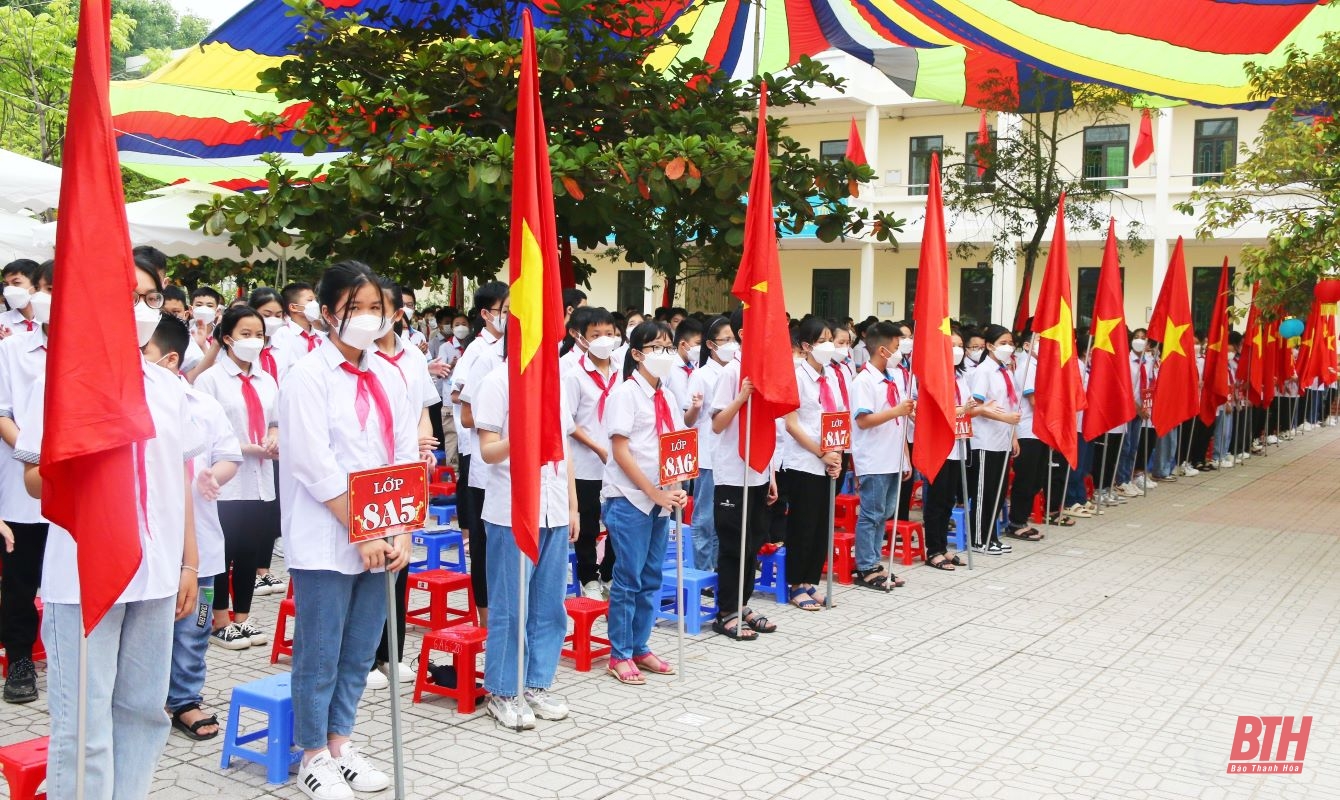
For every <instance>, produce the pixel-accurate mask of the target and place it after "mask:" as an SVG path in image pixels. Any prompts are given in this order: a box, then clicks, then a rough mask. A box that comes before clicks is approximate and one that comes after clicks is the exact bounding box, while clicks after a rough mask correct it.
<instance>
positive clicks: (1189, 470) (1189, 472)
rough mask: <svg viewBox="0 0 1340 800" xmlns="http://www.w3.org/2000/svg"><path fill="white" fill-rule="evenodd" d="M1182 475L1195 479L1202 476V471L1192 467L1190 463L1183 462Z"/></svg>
mask: <svg viewBox="0 0 1340 800" xmlns="http://www.w3.org/2000/svg"><path fill="white" fill-rule="evenodd" d="M1181 474H1183V475H1185V476H1186V477H1188V478H1194V477H1196V476H1197V475H1199V474H1200V470H1198V469H1196V468H1195V467H1193V466H1191V465H1190V464H1188V463H1186V462H1182V473H1181Z"/></svg>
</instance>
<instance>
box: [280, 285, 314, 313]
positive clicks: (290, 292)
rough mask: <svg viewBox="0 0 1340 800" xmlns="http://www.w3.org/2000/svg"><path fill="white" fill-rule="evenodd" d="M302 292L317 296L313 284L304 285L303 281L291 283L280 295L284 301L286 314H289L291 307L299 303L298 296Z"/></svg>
mask: <svg viewBox="0 0 1340 800" xmlns="http://www.w3.org/2000/svg"><path fill="white" fill-rule="evenodd" d="M302 292H312V293H313V294H315V293H316V290H315V289H313V288H312V284H310V283H304V282H303V281H295V282H294V283H290V284H289V285H288V286H285V287H284V290H283V291H282V292H280V293H279V294H280V296H281V297H282V298H283V299H284V303H283V305H284V313H285V314H287V313H288V307H289V306H291V305H293V304H294V303H296V302H298V295H299V294H300V293H302Z"/></svg>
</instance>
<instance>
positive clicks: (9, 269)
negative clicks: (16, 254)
mask: <svg viewBox="0 0 1340 800" xmlns="http://www.w3.org/2000/svg"><path fill="white" fill-rule="evenodd" d="M40 269H41V265H40V264H38V263H37V262H36V261H33V260H32V259H31V258H16V259H14V260H13V261H11V262H9V263H8V264H6V265H5V268H4V270H3V271H0V274H3V276H4V277H6V278H8V277H9V276H10V275H22V276H24V277H25V278H27V279H28V280H30V281H32V282H33V284H34V285H36V284H37V276H38V271H39V270H40Z"/></svg>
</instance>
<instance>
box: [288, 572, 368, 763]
mask: <svg viewBox="0 0 1340 800" xmlns="http://www.w3.org/2000/svg"><path fill="white" fill-rule="evenodd" d="M289 576H290V578H291V579H292V580H293V603H294V606H295V607H296V610H297V619H296V620H295V621H294V625H293V679H292V687H293V738H294V739H295V740H296V742H297V744H298V746H299V747H301V748H302V749H304V750H319V749H321V748H323V747H325V746H326V741H327V740H328V739H329V738H330V737H331V736H348V735H349V734H351V733H353V730H354V715H355V713H356V712H357V710H358V701H359V698H361V697H362V696H363V689H364V687H366V686H367V682H368V672H370V671H371V670H372V662H373V660H374V658H375V657H376V654H377V643H378V642H379V641H380V640H381V635H382V628H384V627H385V626H386V576H385V575H384V574H382V573H380V572H361V573H359V574H357V575H345V574H344V573H342V572H332V571H330V570H313V569H295V570H290V571H289Z"/></svg>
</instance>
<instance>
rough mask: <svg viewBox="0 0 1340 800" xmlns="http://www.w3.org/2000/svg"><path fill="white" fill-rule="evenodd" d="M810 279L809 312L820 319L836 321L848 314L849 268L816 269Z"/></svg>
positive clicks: (849, 296)
mask: <svg viewBox="0 0 1340 800" xmlns="http://www.w3.org/2000/svg"><path fill="white" fill-rule="evenodd" d="M810 281H811V283H810V313H812V314H814V316H816V317H819V318H820V319H827V320H838V321H841V320H844V319H846V318H847V317H848V316H849V314H850V310H851V270H849V269H816V270H814V271H813V272H812V273H811V277H810Z"/></svg>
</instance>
